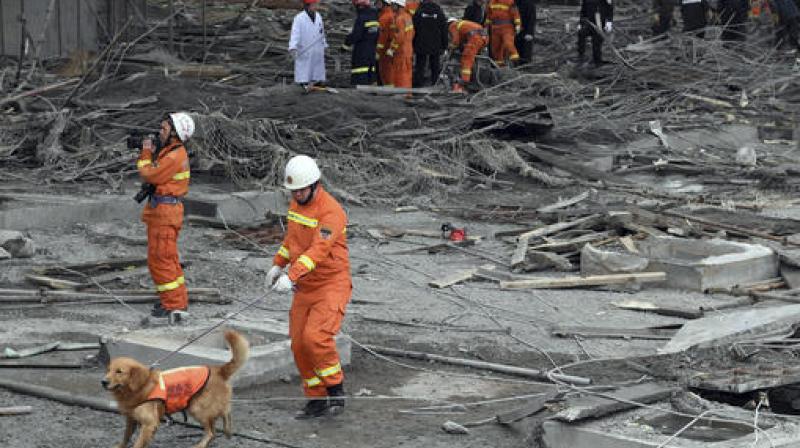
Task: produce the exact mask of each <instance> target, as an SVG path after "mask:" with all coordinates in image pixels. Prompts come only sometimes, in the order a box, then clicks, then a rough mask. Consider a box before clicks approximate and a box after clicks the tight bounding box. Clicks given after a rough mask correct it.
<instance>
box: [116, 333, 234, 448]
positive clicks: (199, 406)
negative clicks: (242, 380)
mask: <svg viewBox="0 0 800 448" xmlns="http://www.w3.org/2000/svg"><path fill="white" fill-rule="evenodd" d="M225 340H226V341H227V343H228V346H230V348H231V353H232V356H231V360H230V361H228V362H227V363H226V364H223V365H221V366H193V367H184V368H180V369H173V370H168V371H164V372H162V371H159V370H151V369H149V368H148V367H147V366H145V365H143V364H142V363H140V362H138V361H136V360H135V359H131V358H125V357H119V358H114V359H112V360H111V362H110V363H109V364H108V369H107V371H106V375H105V377H104V378H103V380H102V381H101V384H102V385H103V387H104V388H105V389H106V390H108V391H110V392H111V393H112V395H113V396H114V399H115V400H116V402H117V407H118V408H119V411H120V413H122V414H123V415H124V416H125V417H126V425H125V436H124V437H123V439H122V443H120V444H119V445H117V448H126V447H127V446H128V443H129V442H130V440H131V437H132V436H133V432H134V430H135V429H136V426H137V425H138V426H139V437H138V438H137V439H136V442H135V443H134V445H133V446H134V448H145V447H147V446H148V445H149V444H150V442H151V441H152V440H153V435H154V434H155V432H156V429H158V425H159V423H161V418H162V417H163V416H164V414H165V413H167V411H168V410H170V411H171V412H175V411H178V410H182V409H181V408H185V410H186V411H188V412H189V414H190V415H191V416H192V417H194V418H195V420H197V421H198V422H200V424H202V425H203V432H204V435H203V439H202V440H200V442H199V443H198V444H197V445H195V448H206V447H207V446H208V444H209V442H211V440H212V439H213V438H214V424H215V422H216V420H217V418H218V417H222V422H223V428H224V430H225V435H226V436H228V437H230V436H231V386H230V384H228V380H229V379H230V378H231V376H233V374H234V373H235V372H236V371H237V370H238V369H239V368H241V367H242V366H243V365H244V363H245V362H246V361H247V357H248V354H249V344H248V343H247V339H245V338H244V337H243V336H242V335H241V334H239V333H237V332H235V331H232V330H228V331H226V332H225ZM190 371H191V372H197V371H199V372H201V373H200V374H199V375H200V376H199V377H194V378H193V379H192V381H193V383H192V384H194V386H187V384H188V383H187V381H189V380H187V379H186V378H181V379H180V381H183V382H182V383H181V382H180V381H179V382H178V383H175V382H174V381H173V380H170V379H168V378H170V377H171V375H173V376H172V377H174V374H175V373H177V374H186V372H190ZM197 378H199V380H198V379H197ZM187 389H191V390H189V392H186V390H187ZM176 397H177V404H178V407H177V408H176V401H175V400H176ZM181 400H183V401H182V402H181Z"/></svg>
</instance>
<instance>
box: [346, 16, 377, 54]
mask: <svg viewBox="0 0 800 448" xmlns="http://www.w3.org/2000/svg"><path fill="white" fill-rule="evenodd" d="M344 43H345V45H347V46H349V47H352V51H353V56H352V59H351V62H352V67H353V69H357V68H361V67H370V66H374V65H375V47H376V46H377V44H378V11H376V10H375V8H359V9H358V16H356V21H355V23H353V30H352V31H350V34H348V35H347V37H346V38H345V40H344Z"/></svg>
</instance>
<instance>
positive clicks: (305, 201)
mask: <svg viewBox="0 0 800 448" xmlns="http://www.w3.org/2000/svg"><path fill="white" fill-rule="evenodd" d="M317 185H319V181H316V182H314V183H313V184H311V192H310V193H309V194H308V197H307V198H306V199H305V200H303V201H297V203H298V204H300V205H306V204H308V203H309V202H311V200H312V199H314V193H316V192H317Z"/></svg>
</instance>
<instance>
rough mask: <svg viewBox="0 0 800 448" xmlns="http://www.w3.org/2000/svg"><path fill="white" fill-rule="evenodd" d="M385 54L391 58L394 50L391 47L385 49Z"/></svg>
mask: <svg viewBox="0 0 800 448" xmlns="http://www.w3.org/2000/svg"><path fill="white" fill-rule="evenodd" d="M386 56H388V57H390V58H393V57H394V50H392V49H391V48H390V49H388V50H386Z"/></svg>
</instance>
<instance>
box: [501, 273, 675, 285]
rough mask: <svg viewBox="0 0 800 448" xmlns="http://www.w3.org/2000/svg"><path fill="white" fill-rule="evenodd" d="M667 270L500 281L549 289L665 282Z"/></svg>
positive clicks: (505, 283)
mask: <svg viewBox="0 0 800 448" xmlns="http://www.w3.org/2000/svg"><path fill="white" fill-rule="evenodd" d="M666 279H667V274H666V272H636V273H631V274H609V275H590V276H588V277H563V278H531V279H524V280H513V281H506V282H500V288H502V289H549V288H575V287H584V286H604V285H619V284H625V283H630V282H638V283H647V282H663V281H664V280H666Z"/></svg>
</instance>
